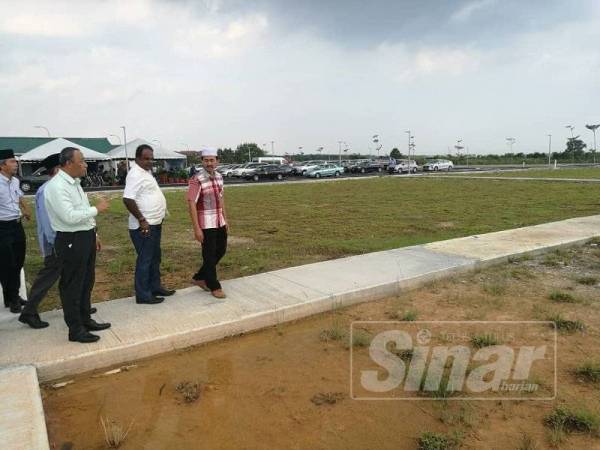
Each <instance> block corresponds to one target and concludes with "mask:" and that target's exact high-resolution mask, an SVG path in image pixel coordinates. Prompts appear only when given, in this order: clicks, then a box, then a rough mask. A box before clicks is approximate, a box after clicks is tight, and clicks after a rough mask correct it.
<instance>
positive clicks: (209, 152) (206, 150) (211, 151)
mask: <svg viewBox="0 0 600 450" xmlns="http://www.w3.org/2000/svg"><path fill="white" fill-rule="evenodd" d="M217 155H218V154H217V149H216V148H213V147H203V148H202V156H217Z"/></svg>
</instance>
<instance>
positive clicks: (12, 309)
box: [10, 302, 21, 314]
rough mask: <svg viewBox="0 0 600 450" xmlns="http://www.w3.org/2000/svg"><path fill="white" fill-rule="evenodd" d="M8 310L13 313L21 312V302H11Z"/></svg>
mask: <svg viewBox="0 0 600 450" xmlns="http://www.w3.org/2000/svg"><path fill="white" fill-rule="evenodd" d="M10 312H11V313H14V314H19V313H20V312H21V304H20V303H19V302H17V303H11V304H10Z"/></svg>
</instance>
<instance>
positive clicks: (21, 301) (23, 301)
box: [19, 296, 27, 306]
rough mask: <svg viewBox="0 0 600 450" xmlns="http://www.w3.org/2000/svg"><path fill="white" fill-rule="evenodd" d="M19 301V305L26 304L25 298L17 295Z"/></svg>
mask: <svg viewBox="0 0 600 450" xmlns="http://www.w3.org/2000/svg"><path fill="white" fill-rule="evenodd" d="M19 303H20V304H21V306H25V305H26V304H27V300H25V299H24V298H21V297H20V296H19Z"/></svg>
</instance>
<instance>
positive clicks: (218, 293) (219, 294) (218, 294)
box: [210, 289, 227, 298]
mask: <svg viewBox="0 0 600 450" xmlns="http://www.w3.org/2000/svg"><path fill="white" fill-rule="evenodd" d="M210 293H211V294H212V296H213V297H215V298H226V297H227V296H226V295H225V292H223V289H215V290H214V291H211V292H210Z"/></svg>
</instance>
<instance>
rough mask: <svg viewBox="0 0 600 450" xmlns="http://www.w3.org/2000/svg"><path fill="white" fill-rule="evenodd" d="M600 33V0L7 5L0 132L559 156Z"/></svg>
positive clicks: (597, 103) (1, 6)
mask: <svg viewBox="0 0 600 450" xmlns="http://www.w3.org/2000/svg"><path fill="white" fill-rule="evenodd" d="M599 42H600V1H598V0H571V1H568V2H566V1H558V0H529V1H528V0H474V1H472V0H464V1H462V0H456V1H450V0H438V1H427V0H389V1H376V0H371V1H366V0H363V1H359V0H338V1H327V0H289V1H286V0H280V1H278V0H264V1H250V0H247V1H242V0H239V1H237V0H205V1H159V0H155V1H151V0H127V1H99V0H95V1H89V2H88V1H85V0H78V1H77V2H75V1H60V0H54V1H48V2H45V1H35V2H33V1H26V0H18V1H10V0H0V105H1V110H0V135H3V136H44V135H45V132H43V131H42V130H39V129H35V128H33V125H44V126H46V127H47V128H49V129H50V132H51V133H52V135H53V136H82V137H85V136H90V137H93V136H107V135H109V134H117V135H119V134H121V133H122V130H121V128H120V126H121V125H126V127H127V133H128V140H129V138H135V137H142V138H145V139H148V140H152V139H157V140H159V141H160V142H161V144H163V145H164V146H166V147H169V148H172V149H174V150H182V149H185V148H186V147H188V146H189V147H191V148H198V147H200V146H202V145H211V146H216V147H235V146H236V145H237V144H239V143H240V142H244V141H251V142H256V143H258V144H259V145H261V146H262V145H263V144H264V143H269V144H268V148H269V150H270V148H271V144H270V142H271V141H275V144H274V145H275V153H277V154H283V153H284V152H297V151H298V147H299V146H302V147H303V151H304V152H314V150H315V149H316V148H317V147H320V146H323V147H325V149H326V151H329V152H332V153H333V152H337V149H338V141H340V140H342V141H345V142H347V143H348V146H349V147H350V149H351V150H353V151H361V152H363V153H364V152H366V151H368V146H369V145H371V146H373V144H372V143H371V137H372V136H373V135H374V134H378V135H380V138H381V142H382V144H383V148H384V150H387V151H389V149H391V148H392V147H393V146H396V147H398V148H400V150H402V151H405V150H406V144H407V142H406V141H407V134H406V133H405V131H406V130H408V129H410V130H412V132H413V133H414V135H415V142H416V145H417V153H419V154H435V153H443V152H446V151H447V148H448V147H452V146H453V145H454V144H455V143H456V140H457V139H463V140H464V142H465V143H466V145H467V146H468V147H469V151H470V152H471V153H499V152H501V153H504V152H505V151H507V149H508V147H507V144H506V141H505V139H506V137H514V138H516V144H515V146H514V151H525V152H529V151H547V149H548V137H547V135H548V134H549V133H551V134H552V135H553V138H552V140H553V150H562V148H563V147H564V142H565V139H566V137H567V136H568V135H569V134H568V133H569V130H567V129H566V128H565V125H574V126H575V133H576V134H581V135H582V138H583V139H584V140H585V141H586V142H587V143H588V144H591V142H592V133H591V132H590V131H588V130H587V129H585V127H584V125H585V124H586V123H600V51H599V49H598V46H599V44H598V43H599ZM599 137H600V136H599ZM111 140H112V141H113V142H115V143H117V140H116V139H115V138H111Z"/></svg>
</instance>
